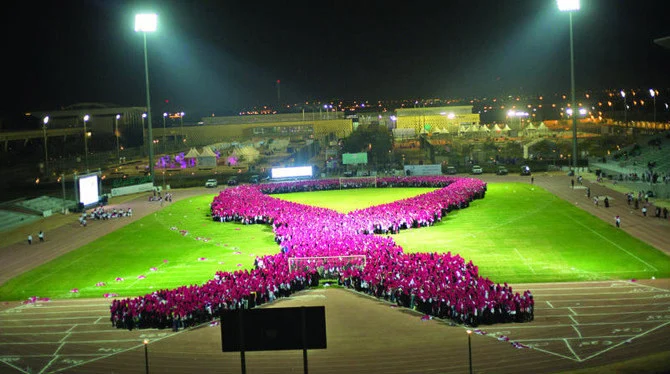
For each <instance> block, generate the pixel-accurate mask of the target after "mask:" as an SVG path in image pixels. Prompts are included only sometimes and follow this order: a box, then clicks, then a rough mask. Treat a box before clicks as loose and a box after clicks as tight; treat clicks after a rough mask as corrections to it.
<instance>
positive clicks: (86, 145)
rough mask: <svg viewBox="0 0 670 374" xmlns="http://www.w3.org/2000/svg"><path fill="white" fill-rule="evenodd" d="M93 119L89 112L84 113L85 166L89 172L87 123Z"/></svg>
mask: <svg viewBox="0 0 670 374" xmlns="http://www.w3.org/2000/svg"><path fill="white" fill-rule="evenodd" d="M89 119H91V116H89V115H88V114H86V115H84V166H85V167H86V172H88V130H86V123H87V122H88V120H89Z"/></svg>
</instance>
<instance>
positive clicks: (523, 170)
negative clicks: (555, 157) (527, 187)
mask: <svg viewBox="0 0 670 374" xmlns="http://www.w3.org/2000/svg"><path fill="white" fill-rule="evenodd" d="M521 175H530V166H528V165H524V166H522V167H521Z"/></svg>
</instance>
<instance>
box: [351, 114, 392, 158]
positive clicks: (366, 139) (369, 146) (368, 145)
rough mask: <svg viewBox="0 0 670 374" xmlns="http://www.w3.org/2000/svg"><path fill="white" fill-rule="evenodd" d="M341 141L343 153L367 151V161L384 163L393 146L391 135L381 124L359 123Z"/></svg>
mask: <svg viewBox="0 0 670 374" xmlns="http://www.w3.org/2000/svg"><path fill="white" fill-rule="evenodd" d="M343 143H344V144H343V146H342V152H343V153H358V152H367V153H368V162H369V163H371V164H376V163H385V162H387V161H388V157H389V156H388V155H389V151H390V150H391V149H392V148H393V136H392V134H391V131H390V130H389V129H388V128H387V127H386V126H383V125H379V124H369V125H359V126H358V128H356V130H355V131H354V132H352V133H351V135H349V136H348V137H347V138H345V139H344V142H343Z"/></svg>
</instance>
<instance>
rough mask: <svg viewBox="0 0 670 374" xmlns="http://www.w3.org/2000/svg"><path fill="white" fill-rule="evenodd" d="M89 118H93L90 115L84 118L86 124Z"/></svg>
mask: <svg viewBox="0 0 670 374" xmlns="http://www.w3.org/2000/svg"><path fill="white" fill-rule="evenodd" d="M89 118H91V117H90V116H89V115H88V114H86V115H85V116H84V122H86V121H88V120H89Z"/></svg>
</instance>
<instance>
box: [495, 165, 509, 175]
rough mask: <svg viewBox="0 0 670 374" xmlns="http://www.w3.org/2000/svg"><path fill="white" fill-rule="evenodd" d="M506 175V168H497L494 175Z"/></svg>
mask: <svg viewBox="0 0 670 374" xmlns="http://www.w3.org/2000/svg"><path fill="white" fill-rule="evenodd" d="M507 173H509V171H508V170H507V168H506V167H504V166H498V170H496V174H498V175H507Z"/></svg>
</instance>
